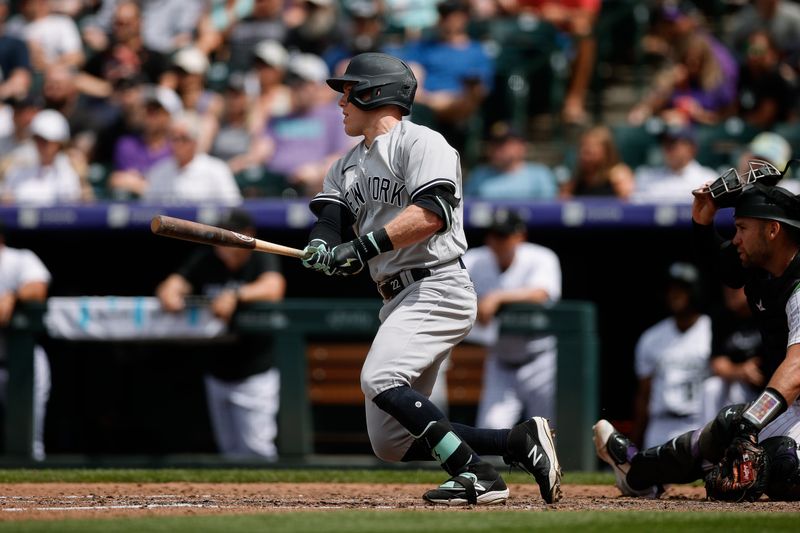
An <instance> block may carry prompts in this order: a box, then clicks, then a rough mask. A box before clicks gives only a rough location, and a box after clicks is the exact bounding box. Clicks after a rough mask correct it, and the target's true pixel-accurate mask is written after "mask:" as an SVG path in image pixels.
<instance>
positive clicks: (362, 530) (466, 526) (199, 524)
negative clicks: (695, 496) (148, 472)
mask: <svg viewBox="0 0 800 533" xmlns="http://www.w3.org/2000/svg"><path fill="white" fill-rule="evenodd" d="M798 519H800V513H736V512H726V513H658V512H610V511H609V512H602V511H599V512H597V511H596V512H573V511H566V512H558V511H549V512H548V511H545V512H532V511H531V512H528V511H477V510H464V511H463V512H437V511H422V512H413V513H412V512H408V511H349V510H348V511H338V510H337V511H330V510H327V511H324V512H323V511H317V512H307V511H304V512H294V513H278V514H269V515H266V514H262V515H228V516H188V517H149V518H138V519H132V518H124V519H102V520H70V521H61V522H50V521H38V522H5V523H2V522H0V533H1V532H6V531H14V532H19V533H32V532H54V531H58V532H60V533H61V532H63V533H70V532H74V533H94V532H103V533H133V532H136V533H138V532H142V531H148V532H150V531H152V532H169V533H184V532H185V533H203V532H210V531H224V532H225V533H238V532H245V531H248V532H249V531H264V532H281V533H304V532H308V533H374V532H376V531H379V532H380V533H394V532H398V533H400V532H406V533H426V532H434V533H449V532H453V533H460V532H472V531H486V532H491V533H505V532H511V531H519V532H523V531H534V530H542V531H580V532H587V531H590V532H591V531H601V532H603V533H614V532H617V531H659V532H662V531H666V532H671V531H676V532H680V533H688V532H694V531H697V532H703V533H706V532H714V531H723V532H725V533H732V532H737V531H748V532H750V531H769V532H773V531H797V523H798Z"/></svg>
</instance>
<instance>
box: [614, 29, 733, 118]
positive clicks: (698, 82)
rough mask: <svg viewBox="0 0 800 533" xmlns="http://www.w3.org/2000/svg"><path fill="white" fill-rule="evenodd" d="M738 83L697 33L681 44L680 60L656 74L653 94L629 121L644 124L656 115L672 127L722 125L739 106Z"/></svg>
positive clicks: (701, 34) (632, 113)
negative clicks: (675, 125) (737, 99)
mask: <svg viewBox="0 0 800 533" xmlns="http://www.w3.org/2000/svg"><path fill="white" fill-rule="evenodd" d="M737 72H738V71H737ZM736 84H737V76H736V75H732V74H731V72H730V71H729V66H727V65H726V64H725V63H724V62H721V61H720V60H719V56H718V55H717V54H715V52H714V46H713V43H712V42H711V40H709V39H708V38H707V36H706V35H704V34H703V33H694V34H692V35H690V36H688V37H687V38H686V40H685V41H683V42H680V43H678V61H677V62H676V63H675V64H674V65H671V66H669V67H667V68H666V69H664V70H662V71H661V72H660V73H659V74H658V75H656V79H655V82H654V84H653V87H652V89H651V91H650V93H649V94H648V95H647V96H646V97H645V98H644V100H643V101H642V102H640V103H639V104H637V105H636V106H635V107H634V108H633V109H632V110H631V112H630V114H629V116H628V119H629V121H630V122H631V123H633V124H641V123H642V122H643V121H644V120H645V119H646V118H648V117H649V116H651V115H656V116H660V117H661V118H663V119H664V120H665V121H666V122H667V123H669V124H685V123H689V122H691V123H696V124H718V123H719V122H721V121H722V120H724V119H725V118H727V117H728V116H729V115H730V114H731V113H732V111H733V109H734V107H735V103H736Z"/></svg>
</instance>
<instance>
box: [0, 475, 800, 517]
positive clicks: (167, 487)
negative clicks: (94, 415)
mask: <svg viewBox="0 0 800 533" xmlns="http://www.w3.org/2000/svg"><path fill="white" fill-rule="evenodd" d="M429 488H430V487H429V486H427V485H405V484H396V485H380V484H359V483H341V484H322V483H319V484H317V483H274V484H261V483H236V484H234V483H69V484H64V483H19V484H0V520H2V521H7V520H31V519H63V518H92V517H96V518H101V517H110V516H121V515H126V516H147V515H197V514H223V513H265V512H266V513H268V512H281V511H292V510H315V509H413V510H423V509H431V510H433V509H436V510H446V508H442V507H433V506H430V505H427V504H425V503H424V502H423V501H422V499H421V498H420V496H421V495H422V493H423V492H424V491H425V490H427V489H429ZM510 488H511V498H510V499H509V500H508V503H507V504H506V505H505V506H504V507H500V508H505V509H514V510H526V509H527V510H532V511H544V510H551V511H552V510H556V511H560V510H564V511H586V510H610V511H616V510H652V511H723V510H729V511H733V510H736V511H768V512H783V511H795V512H796V511H797V505H796V504H791V503H783V502H769V501H760V502H756V503H741V504H730V503H719V502H709V501H705V499H704V498H705V496H704V490H703V489H702V488H700V487H687V486H681V487H671V488H670V489H669V490H668V491H667V493H666V494H665V495H664V496H662V498H661V499H660V500H642V499H633V498H624V497H621V496H619V493H618V492H617V490H616V489H615V488H614V487H610V486H605V485H565V486H564V499H563V500H562V501H561V502H559V503H558V504H555V505H550V506H548V505H546V504H545V503H544V502H542V500H541V498H540V497H539V493H538V489H537V488H536V487H535V486H533V485H511V487H510ZM462 510H463V509H462Z"/></svg>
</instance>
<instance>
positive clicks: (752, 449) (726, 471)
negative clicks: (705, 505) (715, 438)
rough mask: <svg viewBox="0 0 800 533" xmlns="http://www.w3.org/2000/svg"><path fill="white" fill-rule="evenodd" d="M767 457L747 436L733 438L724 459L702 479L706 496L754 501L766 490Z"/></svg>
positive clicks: (715, 498)
mask: <svg viewBox="0 0 800 533" xmlns="http://www.w3.org/2000/svg"><path fill="white" fill-rule="evenodd" d="M768 475H769V457H768V455H767V454H766V453H765V452H764V449H763V448H762V447H761V446H759V445H758V444H757V443H756V442H755V440H752V439H751V438H749V437H747V436H738V437H735V438H734V439H733V442H731V444H730V446H728V449H727V450H726V451H725V457H723V458H722V461H720V463H719V464H718V465H717V466H715V467H714V469H713V470H711V471H710V472H709V473H708V474H707V475H706V477H705V485H706V496H707V497H708V498H709V499H712V500H721V501H742V500H746V501H755V500H757V499H759V498H760V497H761V495H762V494H763V493H764V490H765V489H766V487H767V483H768V481H769V480H768Z"/></svg>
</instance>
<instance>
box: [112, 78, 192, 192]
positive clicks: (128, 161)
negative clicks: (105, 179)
mask: <svg viewBox="0 0 800 533" xmlns="http://www.w3.org/2000/svg"><path fill="white" fill-rule="evenodd" d="M143 101H144V109H145V114H144V126H143V129H142V132H141V133H130V134H128V135H123V136H121V137H120V138H119V140H118V141H117V144H116V146H115V147H114V163H113V166H114V172H113V173H112V174H111V177H110V179H109V187H110V188H111V191H112V193H113V195H114V196H118V197H122V198H126V197H130V196H131V195H134V196H140V195H141V194H142V192H143V191H144V189H145V187H146V182H145V177H144V176H145V174H146V173H147V171H148V170H150V168H151V167H152V166H153V165H154V164H156V163H157V162H159V161H161V160H162V159H165V158H167V157H169V156H171V155H172V148H171V147H170V144H169V140H168V138H167V133H168V131H169V125H170V121H171V119H172V117H173V116H176V115H178V114H179V113H180V112H181V111H182V109H183V106H182V105H181V100H180V97H179V96H178V95H177V94H175V91H173V90H171V89H168V88H166V87H163V86H155V87H149V88H147V89H146V90H145V91H144V94H143Z"/></svg>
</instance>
